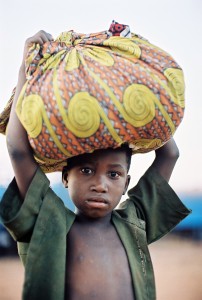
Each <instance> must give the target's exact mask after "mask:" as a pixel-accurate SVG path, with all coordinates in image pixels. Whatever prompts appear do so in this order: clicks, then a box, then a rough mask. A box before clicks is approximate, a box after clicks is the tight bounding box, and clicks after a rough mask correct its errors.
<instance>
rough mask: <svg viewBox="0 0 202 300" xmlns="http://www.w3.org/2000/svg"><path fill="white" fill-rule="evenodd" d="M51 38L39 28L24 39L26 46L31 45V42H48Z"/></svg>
mask: <svg viewBox="0 0 202 300" xmlns="http://www.w3.org/2000/svg"><path fill="white" fill-rule="evenodd" d="M52 40H53V37H52V35H51V34H50V33H47V32H45V31H44V30H40V31H39V32H37V33H36V34H35V35H33V36H32V37H30V38H28V39H27V40H26V44H27V46H28V47H29V46H31V45H32V44H33V43H38V44H40V45H43V44H44V43H46V42H50V41H52Z"/></svg>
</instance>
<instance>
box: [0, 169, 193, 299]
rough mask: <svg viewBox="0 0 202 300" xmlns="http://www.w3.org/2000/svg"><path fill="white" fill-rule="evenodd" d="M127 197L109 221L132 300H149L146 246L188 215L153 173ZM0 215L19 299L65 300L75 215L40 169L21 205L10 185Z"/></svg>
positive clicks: (149, 270) (151, 285) (14, 187)
mask: <svg viewBox="0 0 202 300" xmlns="http://www.w3.org/2000/svg"><path fill="white" fill-rule="evenodd" d="M128 196H129V198H128V200H126V201H125V202H123V203H122V204H121V206H120V208H119V209H117V210H115V211H113V213H112V222H113V224H114V226H115V228H116V230H117V232H118V234H119V237H120V239H121V241H122V243H123V245H124V248H125V250H126V253H127V256H128V260H129V265H130V270H131V276H132V279H133V287H134V295H135V296H134V298H135V299H137V300H153V299H155V298H156V296H155V283H154V274H153V268H152V263H151V258H150V255H149V251H148V247H147V245H148V244H149V243H151V242H154V241H155V240H158V239H159V238H161V237H162V236H163V235H165V234H166V233H168V232H169V231H170V230H172V229H173V228H174V227H175V226H176V225H177V224H178V223H179V222H180V221H181V220H182V219H183V218H185V217H186V216H187V215H188V214H189V213H190V211H189V210H188V209H187V208H186V207H185V206H184V205H183V204H182V202H181V201H180V200H179V198H178V197H177V195H176V194H175V192H174V191H173V190H172V189H171V187H170V186H169V185H168V183H167V182H166V181H165V180H164V179H163V178H162V177H161V176H160V175H159V174H158V173H157V172H156V171H155V170H154V169H153V168H150V169H149V170H148V171H147V172H146V173H145V175H144V176H143V177H142V178H141V179H140V181H139V182H138V184H137V185H136V187H134V188H133V189H131V190H130V191H129V192H128ZM0 215H1V219H2V221H3V223H4V225H5V226H6V227H7V229H8V230H9V232H10V234H11V235H12V236H13V238H14V239H15V240H16V241H17V242H18V251H19V255H20V257H21V260H22V262H23V264H24V266H25V281H24V288H23V299H25V300H40V299H41V300H44V299H45V300H64V288H65V261H66V235H67V234H68V231H69V230H70V228H71V226H72V224H73V222H74V219H75V214H74V213H73V212H71V211H70V210H68V209H67V208H66V207H65V206H64V204H63V202H62V201H61V199H59V198H58V197H57V196H56V195H55V193H54V192H53V191H52V190H51V188H50V186H49V180H48V179H47V177H46V176H45V174H44V173H43V172H42V171H41V170H40V169H38V171H37V172H36V174H35V176H34V178H33V180H32V183H31V185H30V187H29V190H28V192H27V195H26V197H25V201H24V202H23V204H22V201H21V200H20V196H19V192H18V188H17V184H16V182H15V179H14V180H13V181H12V183H11V184H10V185H9V187H8V189H7V191H6V192H5V194H4V196H3V199H2V201H1V203H0Z"/></svg>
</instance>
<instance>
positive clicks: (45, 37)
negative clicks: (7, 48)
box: [22, 30, 53, 67]
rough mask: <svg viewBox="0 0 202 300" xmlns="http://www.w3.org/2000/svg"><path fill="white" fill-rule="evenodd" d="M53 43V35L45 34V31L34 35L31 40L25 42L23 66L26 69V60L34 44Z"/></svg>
mask: <svg viewBox="0 0 202 300" xmlns="http://www.w3.org/2000/svg"><path fill="white" fill-rule="evenodd" d="M51 41H53V37H52V35H51V34H50V33H47V32H45V31H44V30H40V31H39V32H37V33H36V34H35V35H33V36H31V37H30V38H28V39H27V40H26V41H25V46H24V52H23V62H22V66H23V67H24V65H25V59H26V57H27V53H28V51H29V48H30V47H31V46H32V45H33V44H40V45H43V44H44V43H46V42H51Z"/></svg>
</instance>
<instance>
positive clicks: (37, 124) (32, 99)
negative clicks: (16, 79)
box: [21, 95, 44, 138]
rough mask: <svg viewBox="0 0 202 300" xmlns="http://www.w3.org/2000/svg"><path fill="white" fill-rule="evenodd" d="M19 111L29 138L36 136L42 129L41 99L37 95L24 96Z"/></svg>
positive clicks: (42, 106) (42, 105)
mask: <svg viewBox="0 0 202 300" xmlns="http://www.w3.org/2000/svg"><path fill="white" fill-rule="evenodd" d="M22 105H23V106H22V111H21V122H22V124H23V126H24V127H25V129H26V131H27V132H28V133H29V136H30V137H31V138H36V137H37V136H38V135H39V134H40V133H41V130H42V122H43V110H44V104H43V100H42V99H41V97H40V96H39V95H29V96H27V97H25V98H24V100H23V104H22Z"/></svg>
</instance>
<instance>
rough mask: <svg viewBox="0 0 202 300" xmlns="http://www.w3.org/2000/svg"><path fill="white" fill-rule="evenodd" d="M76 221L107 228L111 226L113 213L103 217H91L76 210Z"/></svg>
mask: <svg viewBox="0 0 202 300" xmlns="http://www.w3.org/2000/svg"><path fill="white" fill-rule="evenodd" d="M76 222H78V223H80V224H82V225H84V226H85V225H86V226H93V227H97V228H98V227H99V228H100V229H101V228H106V227H108V226H111V213H110V214H108V215H106V216H104V217H102V218H90V217H88V216H85V215H83V214H81V213H78V212H76Z"/></svg>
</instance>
